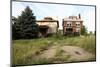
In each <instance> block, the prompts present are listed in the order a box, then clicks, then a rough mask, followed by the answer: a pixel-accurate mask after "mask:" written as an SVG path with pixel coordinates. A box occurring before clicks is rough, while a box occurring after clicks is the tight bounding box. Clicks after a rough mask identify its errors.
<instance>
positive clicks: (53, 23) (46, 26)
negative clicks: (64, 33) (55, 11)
mask: <svg viewBox="0 0 100 67" xmlns="http://www.w3.org/2000/svg"><path fill="white" fill-rule="evenodd" d="M36 23H37V24H38V25H39V31H40V33H39V36H44V37H45V36H48V35H50V34H53V33H56V32H57V31H58V27H59V22H58V20H54V19H53V18H51V17H44V19H43V20H37V21H36Z"/></svg>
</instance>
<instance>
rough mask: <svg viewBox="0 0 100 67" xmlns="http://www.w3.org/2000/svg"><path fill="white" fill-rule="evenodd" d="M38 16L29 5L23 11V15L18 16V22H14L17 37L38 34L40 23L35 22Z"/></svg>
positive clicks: (30, 36) (28, 36) (31, 36)
mask: <svg viewBox="0 0 100 67" xmlns="http://www.w3.org/2000/svg"><path fill="white" fill-rule="evenodd" d="M35 22H36V17H35V16H34V15H33V13H32V10H31V9H30V8H29V7H28V6H27V7H26V9H25V10H24V11H22V14H21V16H18V18H17V20H16V22H14V27H13V28H14V30H16V31H14V30H13V31H12V32H13V33H15V36H16V38H17V39H22V38H23V39H25V38H26V39H27V38H28V39H29V38H34V37H37V36H38V25H37V24H36V23H35Z"/></svg>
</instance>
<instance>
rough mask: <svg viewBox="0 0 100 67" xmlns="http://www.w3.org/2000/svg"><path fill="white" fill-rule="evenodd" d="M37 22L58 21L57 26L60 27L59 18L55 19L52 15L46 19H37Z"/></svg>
mask: <svg viewBox="0 0 100 67" xmlns="http://www.w3.org/2000/svg"><path fill="white" fill-rule="evenodd" d="M36 22H37V23H38V22H57V26H58V27H59V22H58V20H54V19H53V18H52V17H44V19H42V20H37V21H36Z"/></svg>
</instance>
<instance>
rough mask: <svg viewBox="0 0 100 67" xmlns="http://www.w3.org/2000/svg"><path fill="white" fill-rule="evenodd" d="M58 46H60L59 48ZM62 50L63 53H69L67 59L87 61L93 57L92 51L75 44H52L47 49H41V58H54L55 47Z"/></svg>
mask: <svg viewBox="0 0 100 67" xmlns="http://www.w3.org/2000/svg"><path fill="white" fill-rule="evenodd" d="M59 47H60V48H59ZM58 48H59V49H60V50H63V51H64V52H63V55H66V56H67V55H70V58H69V60H67V61H87V60H88V59H91V58H93V57H94V55H93V54H92V53H89V52H87V51H85V50H84V49H82V48H80V47H77V46H52V47H49V48H48V49H47V50H45V51H43V53H42V54H41V55H40V57H41V58H54V57H55V54H56V52H57V49H58Z"/></svg>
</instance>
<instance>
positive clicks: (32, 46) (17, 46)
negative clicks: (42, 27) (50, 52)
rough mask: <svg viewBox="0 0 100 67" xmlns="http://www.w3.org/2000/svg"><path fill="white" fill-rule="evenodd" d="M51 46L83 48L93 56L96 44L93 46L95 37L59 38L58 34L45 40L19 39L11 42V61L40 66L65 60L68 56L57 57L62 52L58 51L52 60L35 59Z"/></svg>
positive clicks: (18, 63)
mask: <svg viewBox="0 0 100 67" xmlns="http://www.w3.org/2000/svg"><path fill="white" fill-rule="evenodd" d="M53 45H59V46H62V45H70V46H79V47H82V48H84V49H85V50H86V51H89V52H91V53H93V54H95V50H96V44H95V36H94V35H90V36H78V37H67V36H61V35H59V34H55V35H53V36H52V37H47V38H38V39H25V40H24V39H21V40H13V43H12V48H13V52H12V55H13V57H12V61H13V64H15V65H20V64H22V65H26V64H42V63H50V62H51V63H52V61H54V59H55V60H56V61H57V60H58V59H59V60H60V59H61V60H65V58H66V60H67V59H68V58H69V57H70V56H63V58H62V56H61V57H60V56H59V55H60V54H61V53H62V52H63V51H62V50H59V49H58V53H57V54H56V55H57V56H55V58H53V59H51V60H50V59H45V58H37V57H38V55H39V54H41V53H42V52H43V51H44V50H47V49H48V47H50V46H53Z"/></svg>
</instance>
